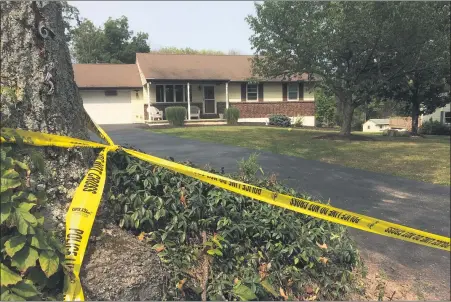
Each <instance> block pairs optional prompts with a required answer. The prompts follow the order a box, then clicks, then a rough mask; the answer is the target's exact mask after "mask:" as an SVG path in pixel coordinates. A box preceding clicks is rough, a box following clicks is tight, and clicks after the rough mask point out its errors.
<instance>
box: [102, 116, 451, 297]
mask: <svg viewBox="0 0 451 302" xmlns="http://www.w3.org/2000/svg"><path fill="white" fill-rule="evenodd" d="M102 127H103V128H104V129H105V130H106V131H107V133H108V134H109V135H110V136H111V138H112V139H113V140H114V141H115V142H116V143H118V144H129V145H132V146H135V147H137V148H139V149H141V150H143V151H144V152H146V153H149V154H152V155H156V156H160V157H167V156H172V157H174V159H175V160H176V161H182V160H190V161H192V162H193V163H196V164H198V165H202V166H203V165H205V164H210V165H211V166H212V167H213V168H215V169H217V170H219V169H220V168H221V167H225V171H226V173H227V172H232V170H236V166H237V164H236V162H237V160H240V159H241V158H247V157H248V156H249V155H250V154H251V153H253V152H255V151H253V150H250V149H246V148H241V147H234V146H225V145H221V144H215V143H207V142H199V141H194V140H188V139H182V138H177V137H174V136H168V135H163V134H156V133H152V132H150V131H147V130H145V127H146V126H144V125H104V126H102ZM259 162H260V164H261V166H262V167H263V170H264V171H271V172H275V173H277V174H278V175H279V177H278V179H279V180H283V181H284V183H286V184H287V185H289V186H290V187H293V188H296V189H297V190H298V191H299V192H305V193H308V194H309V195H311V196H313V197H315V198H318V199H323V200H327V199H329V198H330V199H331V204H332V205H334V206H336V207H339V208H343V209H346V210H350V211H354V212H357V213H361V214H366V215H369V216H373V217H377V218H380V219H384V220H388V221H391V222H395V223H399V224H403V225H408V226H411V227H414V228H418V229H421V230H424V231H428V232H432V233H436V234H439V235H444V236H447V237H449V236H450V188H449V187H447V186H439V185H433V184H428V183H423V182H418V181H414V180H408V179H404V178H400V177H395V176H390V175H384V174H380V173H374V172H368V171H363V170H358V169H352V168H346V167H342V166H338V165H333V164H327V163H322V162H319V161H313V160H306V159H302V158H299V157H292V156H286V155H278V154H273V153H269V152H260V156H259ZM350 232H351V234H352V235H353V237H354V238H355V240H356V241H357V243H358V244H359V247H360V249H361V251H362V254H363V255H364V257H365V258H366V259H370V260H371V262H373V263H376V264H377V265H378V266H379V267H382V268H384V271H385V273H386V274H387V275H388V276H389V277H391V278H393V279H399V278H406V276H411V277H412V279H411V280H410V281H414V282H416V284H418V286H420V287H421V288H422V289H423V290H431V291H435V292H438V293H440V294H441V295H440V296H442V295H446V296H442V297H443V299H444V298H446V297H448V298H449V297H450V289H449V288H450V284H451V280H450V253H449V252H445V251H442V250H437V249H432V248H428V247H422V246H419V245H416V244H413V243H409V242H404V241H400V240H395V239H391V238H387V237H384V236H379V235H374V234H370V233H366V232H362V231H358V230H354V229H351V230H350Z"/></svg>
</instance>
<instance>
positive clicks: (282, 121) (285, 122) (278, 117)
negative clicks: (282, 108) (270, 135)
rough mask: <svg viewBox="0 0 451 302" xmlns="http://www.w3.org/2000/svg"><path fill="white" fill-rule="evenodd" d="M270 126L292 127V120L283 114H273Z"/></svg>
mask: <svg viewBox="0 0 451 302" xmlns="http://www.w3.org/2000/svg"><path fill="white" fill-rule="evenodd" d="M269 124H270V125H273V126H279V127H290V126H291V120H290V118H289V117H288V116H286V115H283V114H273V115H271V116H270V117H269Z"/></svg>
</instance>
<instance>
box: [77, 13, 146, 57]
mask: <svg viewBox="0 0 451 302" xmlns="http://www.w3.org/2000/svg"><path fill="white" fill-rule="evenodd" d="M148 38H149V35H148V34H147V33H143V32H137V33H136V34H135V35H134V33H133V31H131V30H129V25H128V19H127V17H125V16H122V17H120V18H118V19H112V18H109V19H108V20H107V21H106V22H105V23H104V25H103V28H99V27H96V26H95V25H94V24H93V23H92V22H91V21H90V20H87V19H86V20H84V21H83V22H82V23H81V24H80V26H79V27H78V28H77V29H75V30H74V33H73V53H74V58H75V59H76V61H77V62H78V63H127V64H133V63H135V55H136V53H137V52H149V51H150V47H149V44H148V43H147V40H148Z"/></svg>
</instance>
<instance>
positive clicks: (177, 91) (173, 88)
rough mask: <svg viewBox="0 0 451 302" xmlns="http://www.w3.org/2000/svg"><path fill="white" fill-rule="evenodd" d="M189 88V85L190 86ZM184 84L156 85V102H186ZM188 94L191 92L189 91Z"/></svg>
mask: <svg viewBox="0 0 451 302" xmlns="http://www.w3.org/2000/svg"><path fill="white" fill-rule="evenodd" d="M190 88H191V87H190ZM185 90H186V85H172V84H167V85H161V84H160V85H156V98H155V101H156V102H157V103H174V102H177V103H183V102H186V91H185ZM190 95H192V92H191V91H190Z"/></svg>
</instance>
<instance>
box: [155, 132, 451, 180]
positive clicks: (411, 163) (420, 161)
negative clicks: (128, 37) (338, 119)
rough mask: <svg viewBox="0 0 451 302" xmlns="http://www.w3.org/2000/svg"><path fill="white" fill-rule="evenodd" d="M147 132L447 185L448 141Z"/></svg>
mask: <svg viewBox="0 0 451 302" xmlns="http://www.w3.org/2000/svg"><path fill="white" fill-rule="evenodd" d="M151 131H153V132H157V133H164V134H169V135H175V136H179V137H184V138H190V139H197V140H201V141H209V142H216V143H222V144H227V145H234V146H240V147H246V148H251V149H256V150H267V151H271V152H273V153H279V154H286V155H292V156H299V157H302V158H306V159H313V160H319V161H323V162H327V163H334V164H340V165H343V166H346V167H353V168H358V169H364V170H369V171H375V172H381V173H386V174H392V175H397V176H402V177H406V178H410V179H416V180H420V181H425V182H430V183H435V184H443V185H449V184H450V138H449V137H446V136H429V137H427V138H404V137H403V138H401V137H396V138H394V137H384V136H381V135H380V134H367V133H365V135H366V136H371V137H373V138H374V139H375V140H376V141H340V140H338V141H337V140H321V139H313V138H314V137H316V136H321V135H325V134H330V133H333V132H331V131H318V130H305V129H292V130H291V131H289V130H288V129H286V128H270V127H263V126H261V127H256V126H237V127H233V126H216V127H188V128H170V129H152V130H151ZM354 134H359V133H358V132H357V133H354ZM359 135H363V134H362V133H360V134H359Z"/></svg>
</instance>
